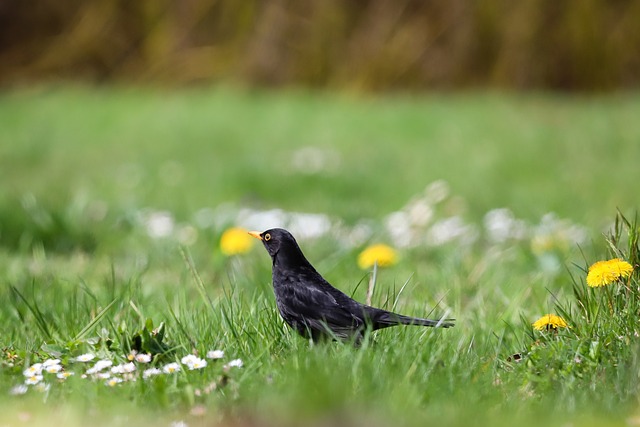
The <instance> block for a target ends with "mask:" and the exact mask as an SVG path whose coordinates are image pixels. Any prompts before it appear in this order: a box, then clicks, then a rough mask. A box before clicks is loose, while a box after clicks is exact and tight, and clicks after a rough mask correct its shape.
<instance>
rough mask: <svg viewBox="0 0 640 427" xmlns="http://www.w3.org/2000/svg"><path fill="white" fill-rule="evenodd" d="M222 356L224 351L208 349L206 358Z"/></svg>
mask: <svg viewBox="0 0 640 427" xmlns="http://www.w3.org/2000/svg"><path fill="white" fill-rule="evenodd" d="M223 357H224V351H222V350H210V351H208V352H207V359H222V358H223Z"/></svg>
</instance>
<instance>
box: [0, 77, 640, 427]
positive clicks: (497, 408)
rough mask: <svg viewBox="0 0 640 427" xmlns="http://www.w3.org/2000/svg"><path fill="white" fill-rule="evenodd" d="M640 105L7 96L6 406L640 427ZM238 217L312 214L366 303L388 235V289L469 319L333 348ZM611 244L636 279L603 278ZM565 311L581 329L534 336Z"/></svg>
mask: <svg viewBox="0 0 640 427" xmlns="http://www.w3.org/2000/svg"><path fill="white" fill-rule="evenodd" d="M639 116H640V97H638V96H637V95H622V94H620V95H609V96H598V97H590V98H586V97H565V96H556V95H549V94H527V95H522V94H499V93H467V94H431V95H424V96H409V95H386V96H379V97H367V96H362V95H356V94H328V93H314V92H305V91H295V90H289V91H282V92H264V91H251V90H246V89H240V88H230V87H220V88H191V89H181V90H168V89H164V90H161V89H139V88H135V89H134V88H124V87H97V88H86V87H69V86H60V87H37V88H33V89H27V88H22V89H15V90H5V91H4V92H3V93H2V94H0V179H1V181H2V185H1V186H0V281H1V283H2V288H0V295H1V297H2V300H3V301H5V303H4V304H2V306H1V307H0V321H2V324H3V325H5V326H4V327H3V330H2V331H1V332H0V348H1V349H2V351H3V354H2V365H1V367H0V375H1V376H2V383H1V385H0V396H1V397H0V407H2V408H3V411H0V412H1V413H2V415H0V422H2V423H5V424H7V425H16V424H19V423H25V422H29V423H31V424H43V425H50V424H51V422H52V420H53V422H59V423H65V424H72V425H76V424H77V425H80V424H86V423H87V422H91V423H92V424H100V425H125V424H127V425H130V424H132V423H135V424H140V425H152V424H153V425H167V426H169V425H178V424H179V423H181V422H184V423H186V424H188V425H211V424H216V423H220V424H222V425H257V426H271V425H310V426H315V425H323V424H329V425H346V426H351V425H365V424H366V425H374V426H377V425H380V426H384V425H390V424H393V425H407V426H412V425H427V424H430V423H436V422H437V423H439V424H443V425H468V424H470V423H471V424H491V425H512V424H513V423H514V422H518V423H520V424H523V425H539V424H541V423H545V422H546V423H549V424H551V425H564V424H566V423H573V424H580V425H628V424H631V425H636V424H639V423H640V421H638V419H640V418H638V417H640V412H639V411H638V397H639V394H638V386H637V384H638V372H640V359H639V358H638V355H639V350H640V344H639V343H638V339H637V337H638V335H639V334H640V326H638V325H637V321H636V319H637V314H638V307H640V297H639V296H638V272H637V271H638V268H639V267H638V265H637V263H638V254H637V251H636V249H635V248H637V236H638V227H637V224H636V223H635V222H634V218H635V215H636V210H637V208H638V206H640V192H638V191H637V177H638V172H637V170H638V168H637V165H638V160H639V159H640V143H639V142H640V122H638V120H637V117H639ZM618 210H619V211H620V212H621V215H619V214H618V213H617V211H618ZM622 215H624V216H622ZM624 218H626V219H627V220H628V223H627V224H625V221H624ZM616 220H617V228H616V226H615V225H616ZM233 226H240V227H245V228H258V229H260V230H261V231H262V230H263V229H265V228H269V227H275V226H283V227H286V228H289V229H290V230H291V231H293V232H294V234H295V235H296V236H298V237H299V241H300V244H301V246H302V249H303V250H304V252H305V254H306V255H307V256H308V258H309V259H310V260H311V262H312V263H313V264H314V265H315V266H316V268H317V269H318V270H319V271H320V272H321V273H322V274H323V275H324V276H325V278H327V279H328V280H329V281H330V282H332V283H333V284H334V285H335V286H337V287H338V288H340V289H342V290H343V291H345V292H346V293H347V294H350V295H353V296H354V297H355V298H356V299H358V300H360V301H364V299H365V296H366V292H367V286H368V284H369V278H370V275H371V269H370V268H364V269H361V268H360V267H359V266H358V263H357V258H358V254H359V253H360V252H361V251H362V250H363V249H364V248H365V247H367V246H368V245H369V244H373V243H379V242H381V243H385V244H388V245H390V246H392V247H393V248H394V250H395V251H396V252H397V254H398V261H397V263H395V264H393V265H391V266H389V267H386V268H380V269H379V271H378V272H377V281H376V286H375V292H374V294H373V304H374V305H377V306H381V307H385V308H389V309H391V308H393V309H394V310H397V311H398V312H401V313H403V314H410V315H415V316H431V317H438V316H441V315H446V316H451V317H455V318H456V319H457V326H456V327H455V328H451V329H447V330H443V329H426V328H418V327H397V328H390V329H386V330H383V331H379V332H376V333H374V334H371V335H370V336H367V338H366V339H365V341H364V343H363V345H362V347H361V348H354V347H353V346H351V345H349V344H342V343H321V344H316V345H314V344H311V343H309V342H307V341H306V340H304V339H302V338H300V337H298V336H297V335H295V334H294V333H292V332H291V331H290V330H289V329H287V328H286V326H285V325H284V324H283V323H282V321H281V320H280V318H279V316H278V313H277V311H276V308H275V303H274V300H273V294H272V290H271V285H270V268H271V265H270V260H269V257H268V255H267V253H266V252H265V251H264V249H262V248H261V247H259V245H257V243H258V242H257V241H256V242H255V243H254V245H253V246H252V247H250V248H248V250H246V251H244V250H241V251H239V253H236V254H231V253H228V251H227V253H225V251H223V250H221V247H220V238H221V236H222V234H223V232H224V231H225V230H227V229H228V228H230V227H233ZM603 233H604V235H603ZM614 257H620V258H622V259H623V260H626V261H629V262H630V264H632V265H633V266H634V267H635V270H634V272H633V273H632V274H631V275H630V276H629V277H627V276H625V275H620V274H618V276H616V277H614V278H613V279H611V280H610V282H611V283H610V284H608V285H606V286H602V287H595V288H592V287H589V286H587V284H586V277H587V271H586V270H587V269H588V267H589V266H590V265H591V264H592V263H594V262H596V261H599V260H604V259H610V258H614ZM614 276H615V275H614ZM547 313H553V314H557V315H560V316H562V317H563V318H564V319H565V320H566V322H567V326H568V327H566V328H562V327H561V328H557V329H553V328H551V329H548V330H543V331H537V330H534V329H533V328H532V323H533V322H534V321H536V320H538V319H539V318H540V317H541V316H543V315H545V314H547ZM214 350H221V351H223V352H224V354H223V355H222V357H221V358H218V356H220V354H219V352H217V353H211V352H213V351H214ZM136 351H137V353H136ZM87 354H90V355H93V356H94V359H92V360H91V361H86V362H82V361H81V360H82V359H83V355H87ZM146 354H150V355H151V356H152V360H151V361H149V362H147V361H146V360H145V357H146V356H142V355H146ZM188 355H194V356H196V357H197V359H193V358H192V359H191V360H189V359H184V360H183V358H184V357H185V356H188ZM136 356H138V357H139V359H136ZM207 356H211V357H207ZM213 356H215V357H213ZM86 357H90V356H86ZM50 359H58V360H59V361H60V362H59V364H56V363H53V365H57V366H59V368H56V367H51V366H48V365H47V366H45V367H42V366H40V367H39V368H41V369H43V370H44V372H42V373H41V374H40V375H42V379H40V378H38V377H33V376H29V375H26V374H25V373H24V372H23V371H25V370H26V369H29V368H30V367H31V368H32V369H38V365H36V368H34V364H37V363H43V362H45V361H47V360H50ZM129 359H132V361H131V364H129V362H130V360H129ZM99 360H104V361H108V362H104V364H105V365H106V364H108V363H109V362H110V363H112V364H113V365H111V366H104V367H103V368H102V369H100V370H99V372H96V371H98V369H95V370H94V371H90V370H91V369H92V368H95V367H96V366H95V365H96V363H97V361H99ZM194 360H196V362H197V363H200V365H193V363H192V362H193V361H194ZM239 361H242V362H241V363H240V362H239ZM203 362H206V366H204V367H202V366H201V365H202V364H204V363H203ZM47 363H52V362H47ZM172 363H177V365H171V364H172ZM240 364H241V365H242V366H238V365H240ZM98 366H100V365H98ZM176 366H177V368H176ZM172 367H173V370H174V371H176V370H178V371H177V372H169V371H171V370H172ZM111 368H116V369H115V372H113V373H111V374H110V375H109V378H107V375H104V374H106V373H109V372H110V370H111ZM47 369H49V370H51V372H46V370H47ZM149 369H152V370H151V371H148V372H147V373H146V374H144V372H145V371H147V370H149ZM153 369H158V370H159V371H160V372H156V371H155V370H153ZM56 370H60V372H67V373H68V374H69V376H68V378H60V379H59V378H57V374H59V373H60V372H55V371H56ZM123 370H124V371H125V372H123ZM127 370H129V371H132V372H126V371H127ZM87 371H89V372H88V373H87ZM83 376H86V377H85V378H83ZM25 381H31V382H34V383H36V384H32V385H28V386H26V387H22V385H23V384H24V383H25Z"/></svg>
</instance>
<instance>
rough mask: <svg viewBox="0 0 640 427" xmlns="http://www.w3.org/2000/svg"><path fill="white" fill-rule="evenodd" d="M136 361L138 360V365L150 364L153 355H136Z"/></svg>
mask: <svg viewBox="0 0 640 427" xmlns="http://www.w3.org/2000/svg"><path fill="white" fill-rule="evenodd" d="M135 359H136V362H138V363H149V362H151V355H150V354H144V353H140V354H136V357H135Z"/></svg>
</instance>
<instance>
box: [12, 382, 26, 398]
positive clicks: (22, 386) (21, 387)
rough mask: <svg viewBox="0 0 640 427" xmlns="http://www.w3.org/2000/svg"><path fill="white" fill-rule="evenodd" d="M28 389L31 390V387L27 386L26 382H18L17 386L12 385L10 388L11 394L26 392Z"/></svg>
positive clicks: (16, 394)
mask: <svg viewBox="0 0 640 427" xmlns="http://www.w3.org/2000/svg"><path fill="white" fill-rule="evenodd" d="M27 390H29V387H27V386H26V385H25V384H18V385H16V386H13V387H11V389H10V390H9V394H11V395H13V396H18V395H20V394H25V393H26V392H27Z"/></svg>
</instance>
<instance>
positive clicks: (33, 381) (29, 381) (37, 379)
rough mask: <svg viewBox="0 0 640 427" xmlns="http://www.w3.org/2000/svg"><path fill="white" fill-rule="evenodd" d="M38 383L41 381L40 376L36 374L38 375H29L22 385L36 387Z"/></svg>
mask: <svg viewBox="0 0 640 427" xmlns="http://www.w3.org/2000/svg"><path fill="white" fill-rule="evenodd" d="M40 381H42V375H39V374H38V375H31V376H30V377H27V379H26V380H24V383H25V384H29V385H36V384H38V383H39V382H40Z"/></svg>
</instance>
